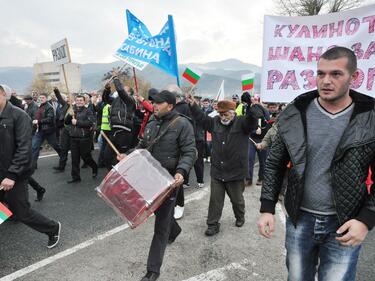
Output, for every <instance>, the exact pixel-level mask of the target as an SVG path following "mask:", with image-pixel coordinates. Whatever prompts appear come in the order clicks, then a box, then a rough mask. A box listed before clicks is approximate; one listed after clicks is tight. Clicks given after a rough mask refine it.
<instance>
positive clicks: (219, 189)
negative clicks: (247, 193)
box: [207, 178, 245, 226]
mask: <svg viewBox="0 0 375 281" xmlns="http://www.w3.org/2000/svg"><path fill="white" fill-rule="evenodd" d="M244 190H245V182H244V180H240V181H230V182H222V181H219V180H217V179H215V178H211V194H210V204H209V207H208V217H207V225H209V226H210V225H216V224H217V223H218V222H219V220H220V218H221V214H222V212H223V207H224V199H225V192H226V193H227V194H228V196H229V198H230V202H231V203H232V208H233V212H234V216H235V217H236V219H243V218H244V217H245V199H244V197H243V192H244Z"/></svg>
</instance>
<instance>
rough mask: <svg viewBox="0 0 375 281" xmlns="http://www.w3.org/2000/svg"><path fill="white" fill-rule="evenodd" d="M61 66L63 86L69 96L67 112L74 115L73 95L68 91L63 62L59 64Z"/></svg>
mask: <svg viewBox="0 0 375 281" xmlns="http://www.w3.org/2000/svg"><path fill="white" fill-rule="evenodd" d="M61 67H62V71H63V75H64V81H65V88H66V92H67V93H68V96H69V101H70V102H69V108H68V112H69V114H70V115H72V116H73V117H74V111H73V95H72V94H71V93H70V91H69V87H68V79H67V78H66V72H65V67H64V64H62V65H61Z"/></svg>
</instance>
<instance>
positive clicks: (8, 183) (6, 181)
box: [0, 178, 16, 191]
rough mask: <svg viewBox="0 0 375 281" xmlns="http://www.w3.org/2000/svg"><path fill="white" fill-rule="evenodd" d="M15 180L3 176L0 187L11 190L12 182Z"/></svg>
mask: <svg viewBox="0 0 375 281" xmlns="http://www.w3.org/2000/svg"><path fill="white" fill-rule="evenodd" d="M15 183H16V182H15V181H14V180H11V179H8V178H5V179H3V181H2V182H1V183H0V187H1V188H2V189H3V190H4V191H8V190H11V189H12V188H13V187H14V184H15Z"/></svg>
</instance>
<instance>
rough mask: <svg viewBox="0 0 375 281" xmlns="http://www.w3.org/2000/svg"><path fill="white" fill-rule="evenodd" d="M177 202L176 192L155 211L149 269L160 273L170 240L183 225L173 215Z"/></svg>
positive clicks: (148, 260) (148, 261)
mask: <svg viewBox="0 0 375 281" xmlns="http://www.w3.org/2000/svg"><path fill="white" fill-rule="evenodd" d="M175 202H176V192H174V193H173V194H172V195H171V197H169V198H167V200H165V201H164V202H163V204H161V205H160V207H159V208H158V209H157V210H156V211H155V226H154V236H153V238H152V242H151V247H150V252H149V254H148V259H147V271H153V272H156V273H160V267H161V265H162V263H163V258H164V252H165V248H166V247H167V244H168V240H169V239H174V238H176V236H177V235H178V234H179V233H180V231H181V227H180V226H179V225H178V223H177V222H176V220H175V219H174V216H173V215H174V206H175Z"/></svg>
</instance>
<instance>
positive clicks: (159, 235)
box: [137, 91, 196, 281]
mask: <svg viewBox="0 0 375 281" xmlns="http://www.w3.org/2000/svg"><path fill="white" fill-rule="evenodd" d="M153 101H154V115H153V116H152V117H151V119H150V121H149V122H148V124H147V126H146V129H145V135H144V138H143V139H141V141H140V143H139V144H138V146H137V148H143V149H146V148H147V149H148V150H149V151H150V153H151V154H152V156H153V157H154V158H155V159H156V160H158V161H159V162H160V164H161V165H162V166H163V167H164V168H165V169H167V170H168V172H169V173H170V174H171V175H173V176H174V178H175V183H174V185H175V186H176V187H179V186H181V185H182V183H183V182H184V178H185V177H186V176H187V175H188V174H189V171H190V169H191V168H192V166H193V164H194V161H195V155H196V149H195V143H194V130H193V126H192V125H191V123H190V121H189V120H188V119H187V118H185V117H184V116H182V115H180V114H178V113H177V112H176V111H174V110H173V109H174V107H175V105H176V97H175V95H174V94H172V93H171V92H169V91H162V92H160V93H158V94H157V95H155V96H154V98H153ZM179 188H182V187H179ZM176 193H177V190H175V191H174V192H173V193H172V195H171V196H170V197H169V198H167V199H166V200H165V201H164V203H163V204H162V205H161V206H160V207H159V208H158V209H157V210H156V211H155V216H156V218H155V228H154V237H153V239H152V243H151V247H150V252H149V255H148V260H147V274H146V275H145V276H144V277H143V278H142V280H141V281H155V280H156V279H157V278H158V277H159V274H160V267H161V265H162V262H163V257H164V252H165V248H166V246H167V243H173V242H174V241H175V239H176V238H177V236H178V235H179V234H180V232H181V228H180V226H179V225H178V223H177V222H176V220H175V219H174V217H173V213H174V206H175V202H176Z"/></svg>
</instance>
